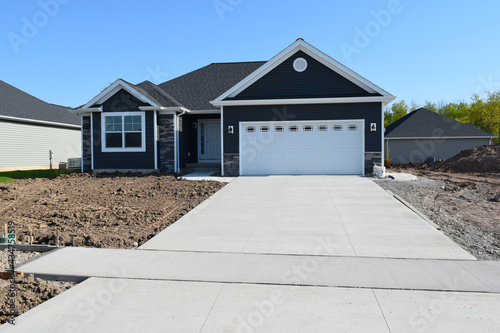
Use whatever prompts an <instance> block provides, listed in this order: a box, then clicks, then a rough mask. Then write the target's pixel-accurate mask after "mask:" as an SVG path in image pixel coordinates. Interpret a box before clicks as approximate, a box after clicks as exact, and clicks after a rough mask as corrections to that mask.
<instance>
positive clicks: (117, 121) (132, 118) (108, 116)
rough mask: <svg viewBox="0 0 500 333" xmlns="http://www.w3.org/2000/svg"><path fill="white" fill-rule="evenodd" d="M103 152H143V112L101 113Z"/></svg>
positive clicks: (144, 149)
mask: <svg viewBox="0 0 500 333" xmlns="http://www.w3.org/2000/svg"><path fill="white" fill-rule="evenodd" d="M102 151H103V152H144V151H146V148H145V118H144V112H124V113H121V112H107V113H102Z"/></svg>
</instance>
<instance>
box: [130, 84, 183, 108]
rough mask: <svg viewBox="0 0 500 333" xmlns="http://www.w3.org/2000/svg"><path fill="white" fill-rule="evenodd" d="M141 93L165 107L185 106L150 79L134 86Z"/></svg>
mask: <svg viewBox="0 0 500 333" xmlns="http://www.w3.org/2000/svg"><path fill="white" fill-rule="evenodd" d="M134 87H135V88H136V89H137V90H138V91H139V92H140V93H141V94H143V95H144V96H146V97H147V98H149V99H151V100H152V101H153V102H155V103H156V104H158V105H161V106H165V107H180V106H183V105H182V104H181V103H179V102H178V101H177V100H176V99H175V98H173V97H172V96H170V94H168V93H167V92H166V91H164V90H162V89H161V88H159V87H158V86H157V85H156V84H154V83H152V82H150V81H144V82H141V83H139V84H136V85H135V86H134Z"/></svg>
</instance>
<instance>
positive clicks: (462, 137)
mask: <svg viewBox="0 0 500 333" xmlns="http://www.w3.org/2000/svg"><path fill="white" fill-rule="evenodd" d="M495 138H496V136H432V137H430V136H429V137H414V138H412V137H390V138H385V140H448V139H451V140H452V139H490V140H491V139H495Z"/></svg>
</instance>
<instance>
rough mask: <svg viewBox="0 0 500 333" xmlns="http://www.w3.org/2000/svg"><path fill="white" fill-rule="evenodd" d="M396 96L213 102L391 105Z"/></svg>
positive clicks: (238, 103) (215, 103)
mask: <svg viewBox="0 0 500 333" xmlns="http://www.w3.org/2000/svg"><path fill="white" fill-rule="evenodd" d="M395 98H396V97H394V96H386V97H384V96H367V97H335V98H302V99H298V98H293V99H259V100H241V101H239V100H231V101H213V102H210V103H212V104H213V105H215V106H231V105H291V104H339V103H380V102H381V103H383V105H386V104H389V103H390V102H392V101H393V100H394V99H395Z"/></svg>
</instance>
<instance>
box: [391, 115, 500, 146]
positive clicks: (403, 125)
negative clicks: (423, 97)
mask: <svg viewBox="0 0 500 333" xmlns="http://www.w3.org/2000/svg"><path fill="white" fill-rule="evenodd" d="M385 137H386V138H388V139H390V138H439V137H491V138H493V137H494V135H492V134H491V133H488V132H485V131H482V130H480V129H478V128H477V127H476V126H474V125H473V124H464V123H461V122H459V121H456V120H454V119H451V118H449V117H446V116H443V115H440V114H438V113H436V112H433V111H429V110H427V109H425V108H420V109H418V110H415V111H413V112H410V113H409V114H407V115H406V116H404V117H403V118H401V119H399V120H398V121H396V122H394V123H392V124H391V125H389V126H387V128H386V130H385Z"/></svg>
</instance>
